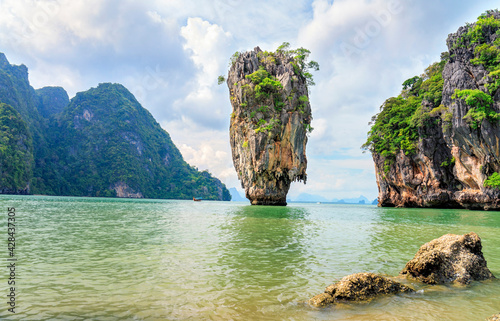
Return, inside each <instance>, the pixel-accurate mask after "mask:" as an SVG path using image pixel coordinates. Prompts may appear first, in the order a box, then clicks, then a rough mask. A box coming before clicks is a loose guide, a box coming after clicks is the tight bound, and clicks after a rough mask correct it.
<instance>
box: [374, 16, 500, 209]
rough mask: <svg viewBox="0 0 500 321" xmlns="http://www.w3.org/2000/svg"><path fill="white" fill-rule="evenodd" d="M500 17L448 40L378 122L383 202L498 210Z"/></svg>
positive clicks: (386, 107)
mask: <svg viewBox="0 0 500 321" xmlns="http://www.w3.org/2000/svg"><path fill="white" fill-rule="evenodd" d="M499 30H500V13H499V12H498V11H496V10H492V11H488V12H486V13H485V14H483V15H481V16H480V17H479V18H478V21H477V22H476V23H473V24H468V25H466V26H464V27H460V28H459V29H458V31H457V32H456V33H453V34H450V35H449V36H448V39H447V45H448V52H445V53H443V54H442V57H441V62H438V63H435V64H433V65H431V66H429V68H427V69H426V71H425V73H424V74H423V75H422V76H420V77H418V76H417V77H414V78H411V79H408V80H407V81H405V83H404V84H403V86H404V88H403V91H402V92H401V95H400V96H398V97H393V98H389V99H388V100H386V102H385V103H384V105H383V106H382V107H381V112H380V113H379V114H378V115H376V116H375V117H374V118H373V124H374V125H373V127H372V130H371V131H370V133H369V138H368V141H367V144H365V147H368V149H370V151H371V152H372V155H373V159H374V162H375V168H376V177H377V183H378V187H379V197H378V199H379V205H380V206H396V207H453V208H470V209H494V210H500V143H499V142H500V125H499V119H500V113H499V112H500V90H499V89H498V88H499V86H500V79H499V75H500V63H499V61H500V60H499V59H500V37H499V32H500V31H499Z"/></svg>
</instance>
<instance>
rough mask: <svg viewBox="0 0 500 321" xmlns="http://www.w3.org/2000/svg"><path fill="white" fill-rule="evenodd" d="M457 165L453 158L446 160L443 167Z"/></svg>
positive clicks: (442, 164)
mask: <svg viewBox="0 0 500 321" xmlns="http://www.w3.org/2000/svg"><path fill="white" fill-rule="evenodd" d="M454 164H455V157H452V158H450V159H448V160H445V161H444V162H442V163H441V165H439V166H441V167H448V166H453V165H454Z"/></svg>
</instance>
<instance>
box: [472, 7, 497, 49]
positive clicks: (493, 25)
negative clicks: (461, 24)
mask: <svg viewBox="0 0 500 321" xmlns="http://www.w3.org/2000/svg"><path fill="white" fill-rule="evenodd" d="M499 27H500V21H499V20H497V19H495V17H494V16H493V15H492V12H491V11H490V12H486V13H484V14H482V15H481V16H479V17H478V20H477V22H476V23H475V24H474V26H472V27H471V28H469V31H468V32H467V34H466V38H467V39H469V40H470V42H471V43H473V44H475V43H477V44H481V43H484V42H485V41H486V38H485V37H486V34H487V32H488V30H491V29H498V28H499Z"/></svg>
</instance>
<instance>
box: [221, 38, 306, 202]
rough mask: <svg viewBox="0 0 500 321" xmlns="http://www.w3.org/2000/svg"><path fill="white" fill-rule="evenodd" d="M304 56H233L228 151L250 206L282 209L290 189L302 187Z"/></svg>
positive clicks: (289, 53) (278, 53)
mask: <svg viewBox="0 0 500 321" xmlns="http://www.w3.org/2000/svg"><path fill="white" fill-rule="evenodd" d="M307 54H308V51H304V50H302V51H297V50H295V51H288V50H285V48H283V49H278V50H277V51H276V52H267V51H262V50H261V49H260V48H259V47H257V48H255V49H254V50H252V51H249V52H245V53H240V54H238V53H237V54H236V55H235V56H233V62H232V65H231V68H230V70H229V75H228V79H227V85H228V87H229V91H230V95H231V97H230V98H231V105H232V107H233V113H232V114H231V125H230V141H231V151H232V155H233V163H234V167H235V169H236V172H237V174H238V178H239V179H240V181H241V184H242V187H243V188H244V189H245V195H246V197H247V198H248V199H249V200H250V201H251V203H252V204H253V205H286V195H287V193H288V190H289V188H290V184H291V183H292V182H293V181H303V182H304V183H305V182H306V179H307V175H306V168H307V159H306V143H307V133H308V132H310V131H311V130H312V128H311V125H310V124H311V118H312V117H311V106H310V104H309V98H308V90H307V84H308V80H309V79H310V74H309V73H307V72H306V69H307V68H308V67H307V66H308V65H307V64H306V63H305V58H307ZM308 77H309V78H308Z"/></svg>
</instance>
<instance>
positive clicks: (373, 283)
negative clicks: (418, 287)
mask: <svg viewBox="0 0 500 321" xmlns="http://www.w3.org/2000/svg"><path fill="white" fill-rule="evenodd" d="M411 292H414V290H413V289H412V288H410V287H408V286H406V285H403V284H401V283H398V282H396V281H393V280H391V279H389V278H387V277H384V276H380V275H376V274H373V273H356V274H351V275H348V276H346V277H344V278H342V279H341V280H340V281H339V282H337V283H335V284H332V285H330V286H328V287H327V288H326V289H325V292H324V293H321V294H318V295H316V296H315V297H313V298H312V299H310V300H309V304H310V305H312V306H315V307H322V306H326V305H329V304H333V303H336V302H362V301H369V300H371V299H373V298H375V297H378V296H381V295H388V294H398V293H411Z"/></svg>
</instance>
